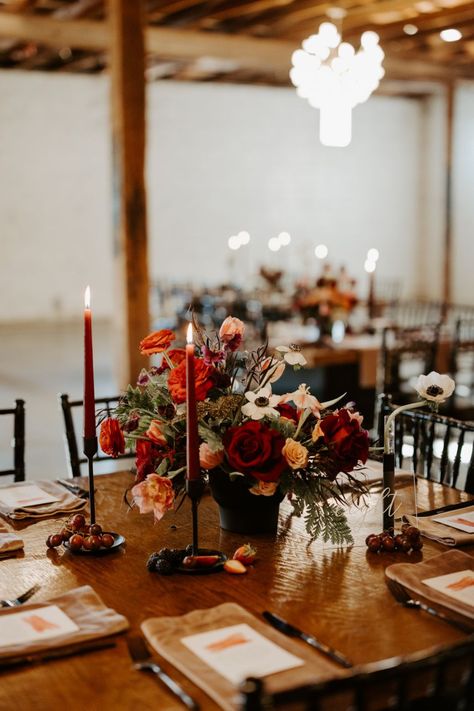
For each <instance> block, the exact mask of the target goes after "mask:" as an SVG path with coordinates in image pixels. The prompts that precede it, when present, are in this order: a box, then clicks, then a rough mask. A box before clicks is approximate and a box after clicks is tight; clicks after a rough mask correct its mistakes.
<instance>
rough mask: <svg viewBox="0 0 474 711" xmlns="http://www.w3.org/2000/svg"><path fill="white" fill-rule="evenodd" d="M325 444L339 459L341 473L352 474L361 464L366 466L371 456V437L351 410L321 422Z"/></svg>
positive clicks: (342, 411) (343, 410)
mask: <svg viewBox="0 0 474 711" xmlns="http://www.w3.org/2000/svg"><path fill="white" fill-rule="evenodd" d="M320 427H321V430H322V432H323V435H324V442H325V444H326V445H327V446H328V447H329V449H330V450H331V452H332V453H333V454H334V455H335V457H336V459H337V464H338V467H339V469H340V471H343V472H350V471H352V470H353V469H354V467H355V466H357V464H358V463H359V462H362V464H365V462H366V461H367V457H368V456H369V437H368V433H367V432H366V430H363V429H362V427H361V426H360V423H359V420H358V419H357V418H356V417H353V416H351V413H350V412H349V410H347V409H345V408H342V409H341V410H339V411H337V412H335V413H333V414H332V415H327V416H326V417H325V418H324V419H322V420H321V424H320Z"/></svg>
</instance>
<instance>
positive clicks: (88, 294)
mask: <svg viewBox="0 0 474 711" xmlns="http://www.w3.org/2000/svg"><path fill="white" fill-rule="evenodd" d="M84 306H85V307H86V309H90V307H91V288H90V286H88V287H87V288H86V290H85V292H84Z"/></svg>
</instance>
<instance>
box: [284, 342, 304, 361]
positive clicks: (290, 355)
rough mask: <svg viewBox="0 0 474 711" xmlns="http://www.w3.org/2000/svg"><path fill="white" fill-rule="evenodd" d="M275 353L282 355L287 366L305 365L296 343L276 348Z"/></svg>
mask: <svg viewBox="0 0 474 711" xmlns="http://www.w3.org/2000/svg"><path fill="white" fill-rule="evenodd" d="M277 351H280V353H283V358H284V360H285V361H286V362H287V363H288V365H298V366H302V365H306V363H307V361H306V358H305V357H304V355H303V354H302V353H301V347H300V346H298V345H296V343H290V345H289V346H278V347H277Z"/></svg>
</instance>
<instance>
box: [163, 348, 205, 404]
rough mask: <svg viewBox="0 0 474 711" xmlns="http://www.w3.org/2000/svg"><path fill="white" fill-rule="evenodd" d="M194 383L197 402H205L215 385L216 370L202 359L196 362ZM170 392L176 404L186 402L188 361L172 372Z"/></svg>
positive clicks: (169, 382) (169, 384)
mask: <svg viewBox="0 0 474 711" xmlns="http://www.w3.org/2000/svg"><path fill="white" fill-rule="evenodd" d="M194 382H195V383H196V400H205V399H206V395H207V393H208V392H209V390H210V389H211V388H212V387H213V385H214V368H212V367H211V366H209V365H206V364H205V363H204V361H203V360H201V359H200V358H196V359H195V361H194ZM168 390H169V391H170V394H171V397H172V398H173V400H174V401H175V402H176V403H180V402H186V361H184V360H183V361H182V362H181V363H180V364H179V365H178V366H176V368H173V370H171V372H170V374H169V376H168Z"/></svg>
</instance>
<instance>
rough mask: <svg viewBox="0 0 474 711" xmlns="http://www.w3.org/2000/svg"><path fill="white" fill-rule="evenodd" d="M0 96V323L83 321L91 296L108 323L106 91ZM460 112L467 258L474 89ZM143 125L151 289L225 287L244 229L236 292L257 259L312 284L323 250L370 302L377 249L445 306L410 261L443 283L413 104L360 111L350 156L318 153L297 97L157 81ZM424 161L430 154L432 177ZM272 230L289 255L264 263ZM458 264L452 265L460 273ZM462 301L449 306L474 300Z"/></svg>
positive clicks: (95, 81) (58, 88)
mask: <svg viewBox="0 0 474 711" xmlns="http://www.w3.org/2000/svg"><path fill="white" fill-rule="evenodd" d="M0 97H1V101H0V230H1V232H0V234H1V237H0V240H1V241H0V244H1V259H0V284H1V288H2V293H3V295H4V296H3V298H2V299H0V320H14V319H18V318H25V319H27V318H43V317H55V316H56V317H57V316H64V317H67V316H73V315H77V314H78V313H79V312H80V309H81V302H82V292H83V289H84V286H85V284H87V283H89V282H90V283H91V285H92V286H93V289H94V307H95V312H96V313H97V315H108V314H109V313H111V311H112V308H113V297H112V294H113V288H112V278H113V265H112V236H111V167H110V151H109V146H110V137H109V132H108V82H107V78H106V77H105V76H101V77H96V76H94V77H92V76H70V75H60V74H54V75H51V74H40V73H22V72H6V71H3V72H1V71H0ZM458 106H459V107H460V111H462V112H463V114H462V115H461V116H460V117H459V118H458V124H459V131H460V135H461V136H464V140H463V142H462V145H461V144H459V146H458V150H457V156H458V160H459V163H460V164H459V165H458V164H456V171H455V175H456V196H455V210H456V234H457V239H458V242H459V244H462V245H463V248H464V249H470V250H471V252H470V253H471V255H472V252H474V247H473V246H472V245H470V243H469V239H470V236H469V235H470V225H472V216H473V215H472V210H473V209H474V208H473V205H472V199H470V197H469V181H470V184H471V185H472V172H473V170H474V168H473V160H472V158H473V153H474V145H473V137H472V132H471V134H470V135H469V136H467V134H469V119H470V118H471V117H472V116H473V115H474V93H473V90H472V88H470V87H469V88H468V89H466V90H464V89H462V91H461V93H460V95H459V97H458ZM464 114H465V115H464ZM430 116H431V114H430ZM148 118H149V122H148V124H149V134H148V148H149V150H148V196H149V228H150V249H151V269H152V274H153V276H154V277H156V278H166V279H168V280H170V281H176V280H179V281H184V280H192V281H194V282H196V283H203V282H207V283H216V282H220V281H222V280H223V279H225V278H227V277H228V276H229V254H230V253H229V250H228V249H227V238H228V237H229V236H230V235H231V234H233V233H235V232H236V231H239V230H242V229H246V230H248V231H249V232H250V234H251V236H252V240H251V243H250V245H249V248H248V250H247V252H246V253H244V252H243V250H241V252H239V253H237V256H236V263H235V265H234V272H235V273H238V274H240V275H242V276H243V277H244V278H247V275H248V273H250V271H251V270H252V267H253V268H255V269H256V267H257V266H258V265H259V264H260V263H262V262H263V261H265V262H266V263H267V264H274V265H275V266H276V265H277V264H278V263H280V264H281V265H282V266H285V267H286V268H289V269H290V270H291V271H294V272H301V271H303V270H306V271H307V270H311V271H312V272H313V273H315V274H316V273H317V271H318V268H319V264H316V260H315V258H314V256H312V249H313V248H314V245H315V244H317V243H318V242H324V243H326V244H327V245H328V246H329V248H330V253H331V257H332V260H333V263H334V264H335V265H338V264H341V263H342V262H344V263H345V264H346V265H347V266H348V267H349V269H350V271H351V272H352V273H353V274H354V275H355V276H356V277H358V278H359V279H360V285H361V293H363V294H364V293H365V289H366V287H365V274H364V273H363V271H362V264H363V261H364V256H365V252H366V250H367V249H368V248H369V247H372V246H377V247H378V248H379V249H380V252H381V259H380V264H379V278H400V277H402V276H403V284H404V292H405V294H407V295H409V294H414V293H419V292H420V291H429V292H430V294H431V295H432V296H439V288H438V279H436V280H435V281H434V282H431V281H430V280H428V282H426V280H425V282H423V280H422V279H421V280H420V278H419V274H420V261H421V259H420V258H421V256H422V253H423V250H421V251H420V249H419V248H417V247H416V245H419V241H420V239H422V240H424V242H422V244H426V245H427V247H428V250H429V251H430V255H431V258H432V261H433V265H432V267H433V272H434V273H435V274H438V272H437V262H438V259H437V256H436V255H437V254H438V253H439V252H440V239H441V238H440V234H439V223H440V220H439V219H436V218H433V215H435V216H436V215H437V214H438V213H437V212H436V210H438V211H439V210H440V203H439V198H440V196H439V179H438V182H436V179H435V180H434V184H433V186H432V187H430V186H428V188H427V187H426V185H425V187H424V188H423V185H424V181H423V175H424V174H425V172H426V170H427V168H426V165H428V166H429V171H430V174H431V173H433V175H435V174H436V171H438V176H439V171H440V165H441V162H440V161H441V160H442V148H441V147H440V145H439V141H437V140H436V137H435V134H436V130H435V127H436V116H435V118H434V119H433V120H432V121H431V124H430V125H431V130H432V132H434V133H433V138H432V140H431V141H430V142H429V147H428V148H426V146H425V148H423V140H422V136H423V134H424V131H425V127H426V124H427V121H426V117H425V114H424V109H423V107H422V104H421V102H418V101H416V100H409V99H396V98H384V97H373V98H372V99H371V100H370V101H369V102H368V103H367V104H364V105H363V106H361V107H358V108H356V109H355V111H354V126H353V142H352V144H351V146H350V147H348V148H345V149H330V148H324V147H323V146H321V145H320V144H319V140H318V135H317V134H318V123H317V120H318V117H317V112H316V111H314V110H312V109H311V108H310V107H309V106H308V105H307V104H306V103H305V102H304V101H302V100H300V99H298V98H297V97H296V96H295V94H294V92H293V91H292V90H291V89H279V88H262V87H247V86H226V85H212V84H180V83H168V82H162V83H153V84H151V85H150V86H149V92H148ZM466 136H467V137H466ZM468 139H469V140H470V144H469V145H470V148H469V149H468V150H465V144H466V140H468ZM469 140H468V142H469ZM461 148H462V150H461ZM423 150H424V151H425V153H426V150H429V151H430V160H429V161H428V163H426V161H424V159H423ZM469 151H470V152H469ZM433 199H434V200H435V201H436V206H437V207H436V210H434V211H433V209H432V206H433V204H432V201H433ZM427 215H428V218H427ZM282 230H287V231H289V232H290V233H291V235H292V237H293V242H292V247H291V249H288V250H287V251H284V250H282V251H281V252H279V253H278V254H277V255H275V254H272V255H270V253H269V251H268V249H267V246H266V244H267V241H268V238H269V237H271V236H274V235H276V234H278V232H280V231H282ZM417 250H418V251H417ZM416 254H418V255H419V259H418V263H417V260H416V258H414V255H416ZM464 257H465V255H464V256H462V255H461V256H459V255H458V257H457V259H458V262H457V269H458V272H459V273H462V274H464V273H465V271H462V270H467V269H468V267H467V266H466V260H465V258H464ZM422 266H423V268H425V265H424V264H423V265H422ZM438 271H439V270H438ZM455 282H456V283H457V279H455ZM423 284H425V285H424V286H423ZM456 288H457V292H456V298H461V296H462V300H463V301H466V300H469V301H471V302H472V301H474V298H472V297H471V298H469V299H468V298H467V294H465V293H464V291H463V290H462V289H463V288H464V287H461V286H457V287H456ZM459 289H461V291H459ZM431 292H433V293H431ZM434 292H438V293H434Z"/></svg>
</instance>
